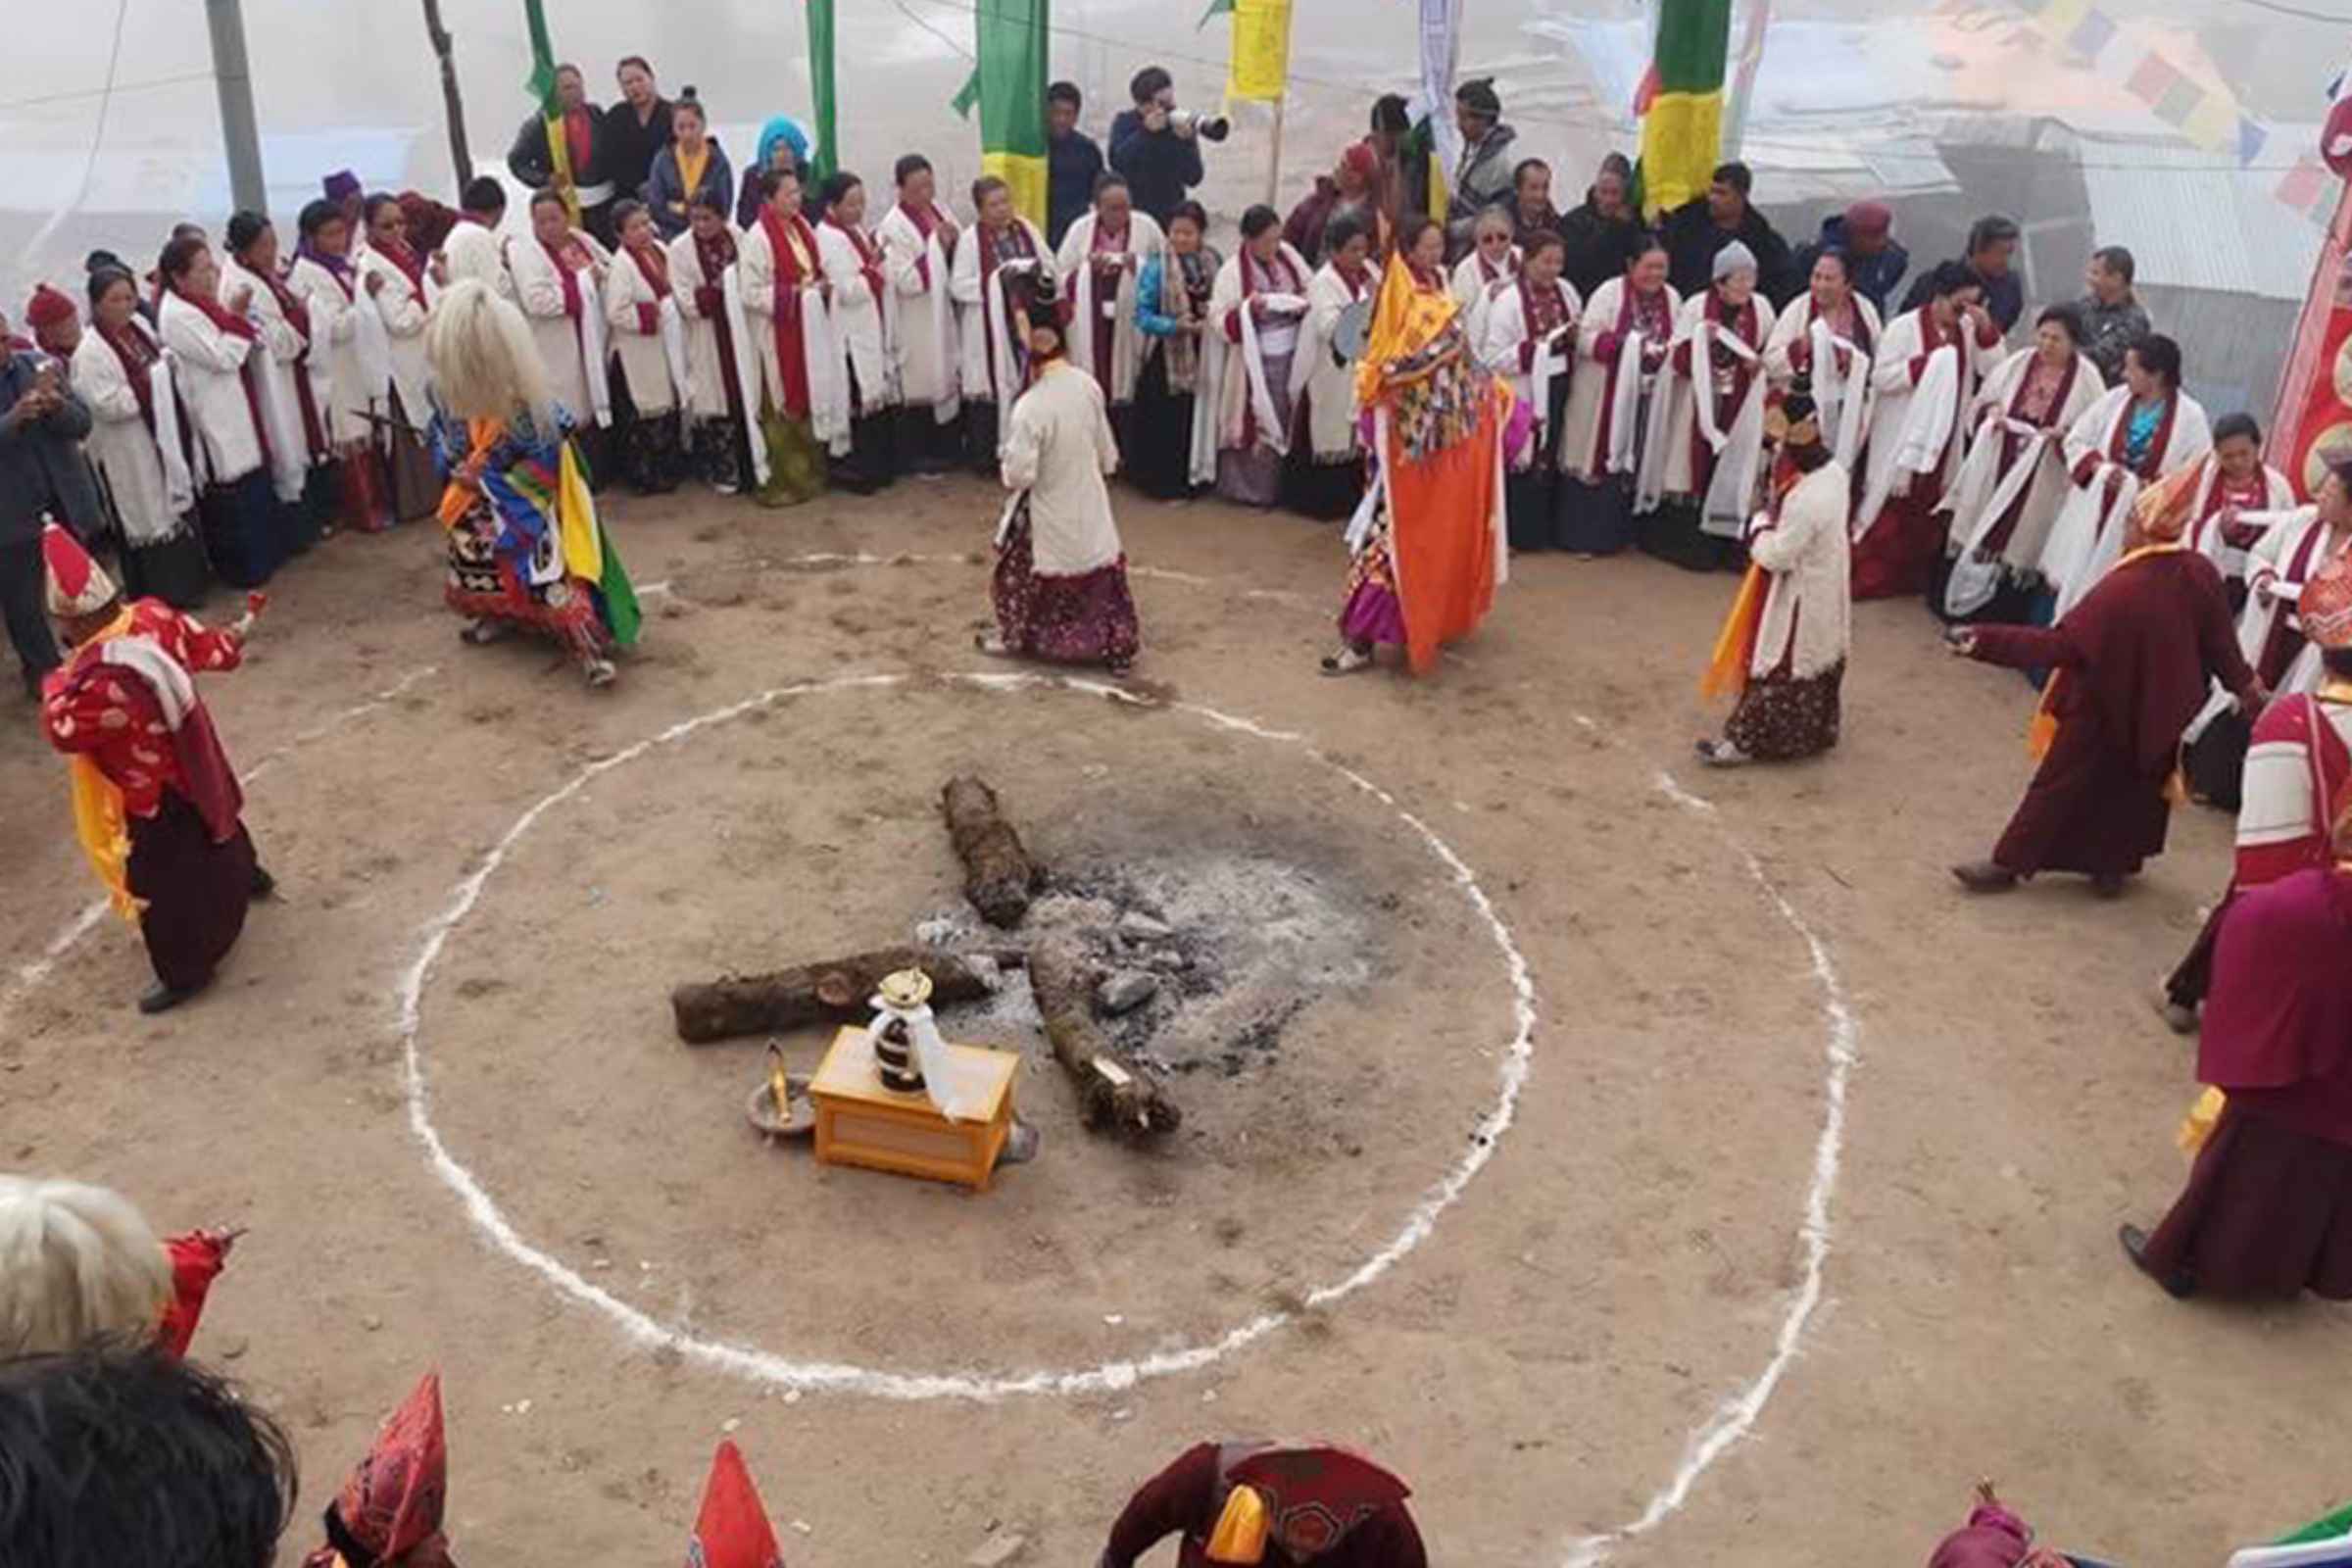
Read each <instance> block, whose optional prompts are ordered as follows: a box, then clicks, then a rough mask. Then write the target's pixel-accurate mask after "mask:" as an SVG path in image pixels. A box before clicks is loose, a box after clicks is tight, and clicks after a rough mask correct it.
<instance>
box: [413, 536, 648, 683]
mask: <svg viewBox="0 0 2352 1568" xmlns="http://www.w3.org/2000/svg"><path fill="white" fill-rule="evenodd" d="M498 539H499V526H498V521H497V519H496V517H495V516H493V515H492V514H491V512H490V509H489V507H488V505H487V504H477V505H476V506H475V507H474V510H473V511H471V512H470V513H468V514H466V517H465V519H464V520H463V521H461V522H460V523H459V524H458V525H457V526H456V527H454V528H452V529H450V530H449V586H448V587H447V588H446V589H445V590H444V591H443V594H442V598H443V599H444V601H445V602H446V603H447V604H448V605H449V608H450V609H452V610H454V611H456V612H457V613H459V614H461V615H464V616H466V618H468V619H471V620H488V621H496V622H501V623H504V624H506V625H510V626H515V627H518V628H520V629H522V630H524V631H527V632H531V633H533V634H535V635H537V636H541V637H546V638H550V639H552V640H553V641H555V642H557V643H559V644H561V645H562V646H563V648H564V650H565V651H566V652H567V653H569V654H570V655H571V657H572V658H573V659H575V660H577V661H578V662H581V663H583V664H587V663H592V662H595V661H597V660H600V659H603V658H605V657H607V655H608V653H609V651H610V647H611V644H612V636H611V634H610V633H609V632H608V631H607V629H606V626H605V620H604V615H603V613H602V612H601V611H600V610H599V609H598V608H597V603H596V591H595V587H594V585H593V584H591V583H589V582H586V581H585V580H583V579H581V578H578V577H573V576H570V575H568V574H566V575H564V576H561V577H558V578H556V579H555V580H554V581H552V582H546V583H533V582H531V581H529V580H528V579H527V578H525V577H524V575H523V574H522V572H521V571H519V570H518V569H516V566H515V562H514V560H513V559H512V558H510V557H507V556H503V555H501V554H499V552H498V548H497V546H498Z"/></svg>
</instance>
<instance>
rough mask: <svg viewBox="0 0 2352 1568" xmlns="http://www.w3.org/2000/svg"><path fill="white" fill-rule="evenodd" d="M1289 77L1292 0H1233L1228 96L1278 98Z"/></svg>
mask: <svg viewBox="0 0 2352 1568" xmlns="http://www.w3.org/2000/svg"><path fill="white" fill-rule="evenodd" d="M1290 79H1291V0H1233V65H1232V70H1231V72H1230V73H1229V74H1228V75H1227V77H1226V81H1225V96H1226V97H1227V98H1251V99H1258V100H1261V101H1268V102H1270V101H1273V100H1275V99H1279V98H1280V97H1281V96H1282V95H1283V92H1284V91H1285V89H1286V88H1288V86H1289V85H1290Z"/></svg>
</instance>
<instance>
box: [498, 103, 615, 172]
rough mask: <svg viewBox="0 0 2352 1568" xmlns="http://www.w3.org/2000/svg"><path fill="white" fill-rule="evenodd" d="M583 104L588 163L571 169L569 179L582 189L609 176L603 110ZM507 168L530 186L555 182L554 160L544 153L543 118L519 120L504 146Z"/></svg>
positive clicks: (544, 126)
mask: <svg viewBox="0 0 2352 1568" xmlns="http://www.w3.org/2000/svg"><path fill="white" fill-rule="evenodd" d="M587 108H588V167H587V168H586V169H575V170H573V171H572V172H571V182H572V183H573V184H574V185H576V186H578V187H580V188H581V189H583V190H585V189H587V188H588V187H589V186H591V185H602V184H604V183H605V182H606V181H607V180H609V179H611V178H612V177H613V175H612V173H611V172H610V170H611V167H612V166H611V163H610V148H609V146H608V144H607V136H608V134H609V133H608V131H607V129H606V120H605V112H604V111H603V110H602V109H599V108H597V107H596V105H594V104H590V105H588V106H587ZM507 172H508V173H510V174H513V175H514V176H515V178H516V179H519V180H521V181H522V182H523V183H524V184H525V185H528V186H530V187H531V189H533V190H545V189H547V188H548V186H550V185H552V184H554V183H555V180H556V168H555V162H554V160H552V159H551V158H549V157H548V155H547V122H546V121H545V120H543V119H542V118H540V117H539V116H538V115H536V114H534V115H532V116H531V117H530V118H528V119H527V120H525V121H523V123H522V128H521V129H520V130H518V131H516V132H515V145H514V146H512V147H510V148H508V149H507Z"/></svg>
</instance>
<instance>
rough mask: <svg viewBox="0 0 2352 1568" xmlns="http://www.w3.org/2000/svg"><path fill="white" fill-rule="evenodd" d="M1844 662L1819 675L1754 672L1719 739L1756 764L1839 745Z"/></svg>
mask: <svg viewBox="0 0 2352 1568" xmlns="http://www.w3.org/2000/svg"><path fill="white" fill-rule="evenodd" d="M1844 684H1845V661H1844V660H1842V659H1841V660H1839V661H1838V662H1837V663H1835V664H1832V665H1831V666H1830V667H1829V668H1827V669H1825V670H1823V671H1822V672H1821V673H1820V674H1818V675H1806V676H1803V677H1799V676H1795V675H1788V674H1783V673H1780V672H1778V671H1775V672H1774V673H1772V674H1770V675H1762V676H1757V677H1754V678H1752V679H1750V680H1749V681H1748V683H1747V690H1746V691H1745V692H1743V693H1741V694H1740V706H1739V707H1737V708H1735V709H1733V710H1732V716H1731V717H1730V718H1729V719H1728V720H1726V721H1725V723H1724V726H1723V738H1724V739H1725V740H1727V741H1730V742H1731V743H1732V744H1733V745H1734V746H1737V747H1739V748H1740V750H1741V751H1743V752H1745V753H1746V754H1747V755H1748V756H1750V757H1752V758H1754V759H1755V760H1757V761H1759V762H1792V761H1795V760H1797V759H1798V758H1800V757H1814V756H1818V755H1819V754H1821V753H1823V752H1826V751H1828V750H1829V749H1830V748H1832V747H1833V746H1836V745H1837V744H1838V720H1839V718H1840V716H1841V705H1840V703H1839V701H1838V693H1839V689H1840V688H1841V687H1842V686H1843V685H1844Z"/></svg>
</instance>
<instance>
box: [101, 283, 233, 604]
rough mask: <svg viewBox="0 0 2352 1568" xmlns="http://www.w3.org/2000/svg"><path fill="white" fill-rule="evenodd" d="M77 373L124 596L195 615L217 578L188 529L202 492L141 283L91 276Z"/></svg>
mask: <svg viewBox="0 0 2352 1568" xmlns="http://www.w3.org/2000/svg"><path fill="white" fill-rule="evenodd" d="M71 370H72V379H73V391H74V393H75V394H76V395H77V396H78V397H80V399H81V401H82V402H83V403H85V404H87V405H88V406H89V410H90V435H89V440H88V442H87V447H88V451H89V455H90V461H91V463H93V464H94V465H96V466H97V469H98V477H99V480H100V482H101V483H103V484H104V485H105V486H106V492H107V496H108V499H109V500H111V501H112V502H113V504H114V513H115V521H116V524H117V526H119V527H120V528H121V530H122V533H123V592H124V593H125V594H127V595H128V596H130V597H131V598H133V599H161V600H163V601H164V602H165V603H167V604H170V605H172V606H173V607H175V608H176V609H180V610H194V609H196V608H197V607H198V606H199V605H201V604H203V603H204V595H205V590H206V588H207V587H209V586H210V584H211V582H212V570H211V568H210V567H209V566H207V565H206V564H205V559H204V545H203V542H202V541H201V540H199V539H198V538H197V536H196V530H195V529H194V528H193V527H191V526H190V525H189V521H188V519H189V516H190V515H191V514H193V513H194V511H195V509H196V489H195V483H194V480H193V478H192V477H191V475H190V474H189V472H188V464H187V450H188V449H187V439H186V434H185V430H184V427H183V426H182V424H181V422H180V412H179V398H178V396H177V389H176V388H175V386H174V385H173V383H172V363H171V360H170V359H169V358H168V357H167V356H166V354H165V352H164V344H163V339H162V338H160V337H158V336H157V335H156V332H155V329H154V328H153V327H151V326H149V325H148V324H147V319H146V318H145V317H143V316H141V315H140V314H139V285H138V281H137V279H135V278H133V277H132V276H131V275H130V273H128V272H127V271H124V270H122V269H121V268H100V269H99V270H97V271H95V272H92V273H91V274H90V329H89V330H88V331H86V332H84V333H82V334H81V342H80V343H79V344H78V345H76V346H75V348H74V350H73V364H72V367H71Z"/></svg>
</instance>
